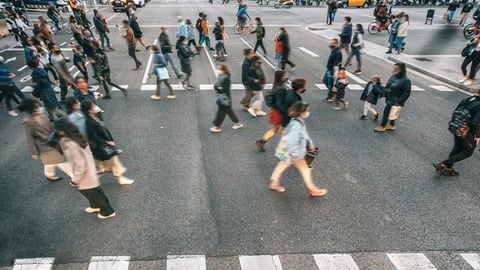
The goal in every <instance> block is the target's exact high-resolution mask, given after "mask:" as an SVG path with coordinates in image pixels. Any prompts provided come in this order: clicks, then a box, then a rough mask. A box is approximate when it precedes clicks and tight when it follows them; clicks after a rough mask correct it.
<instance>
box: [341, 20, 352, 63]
mask: <svg viewBox="0 0 480 270" xmlns="http://www.w3.org/2000/svg"><path fill="white" fill-rule="evenodd" d="M352 29H353V27H352V18H351V17H349V16H347V17H345V19H344V20H343V28H342V32H341V33H340V34H338V36H339V37H340V50H342V49H343V50H345V52H347V55H349V54H350V43H351V42H352Z"/></svg>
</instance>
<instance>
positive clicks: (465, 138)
mask: <svg viewBox="0 0 480 270" xmlns="http://www.w3.org/2000/svg"><path fill="white" fill-rule="evenodd" d="M465 115H468V117H469V118H466V116H465ZM464 120H466V121H464ZM458 124H461V126H459V125H458ZM449 130H450V132H452V133H453V142H454V146H453V149H452V151H451V152H450V155H449V156H448V159H446V160H444V161H442V162H440V163H434V164H433V167H435V170H436V171H437V174H438V175H448V176H457V175H459V173H458V172H457V171H456V170H454V169H453V165H454V164H455V163H457V162H460V161H462V160H464V159H467V158H469V157H470V156H472V155H473V151H475V148H476V147H477V145H478V143H479V142H480V90H479V91H478V92H477V94H476V95H474V96H471V97H467V98H464V99H463V100H462V101H461V102H460V103H459V104H458V106H457V108H456V109H455V111H454V112H453V115H452V120H451V121H450V123H449Z"/></svg>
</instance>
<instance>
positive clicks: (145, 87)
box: [140, 84, 213, 91]
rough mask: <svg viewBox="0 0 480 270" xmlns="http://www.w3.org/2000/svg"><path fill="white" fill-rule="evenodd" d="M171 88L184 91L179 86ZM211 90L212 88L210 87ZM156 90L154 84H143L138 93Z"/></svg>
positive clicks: (174, 85)
mask: <svg viewBox="0 0 480 270" xmlns="http://www.w3.org/2000/svg"><path fill="white" fill-rule="evenodd" d="M170 85H171V86H172V89H173V90H175V91H184V90H185V88H183V86H182V85H180V84H170ZM162 88H163V89H166V88H165V87H163V86H162ZM212 89H213V87H212ZM154 90H157V85H156V84H144V85H142V87H140V91H154Z"/></svg>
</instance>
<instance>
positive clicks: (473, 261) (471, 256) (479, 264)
mask: <svg viewBox="0 0 480 270" xmlns="http://www.w3.org/2000/svg"><path fill="white" fill-rule="evenodd" d="M460 256H462V258H463V259H464V260H465V261H467V263H468V264H470V266H472V267H473V269H480V254H478V253H461V254H460Z"/></svg>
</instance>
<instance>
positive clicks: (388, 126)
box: [385, 124, 395, 130]
mask: <svg viewBox="0 0 480 270" xmlns="http://www.w3.org/2000/svg"><path fill="white" fill-rule="evenodd" d="M385 129H386V130H395V126H393V125H390V124H388V125H387V126H386V127H385Z"/></svg>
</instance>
